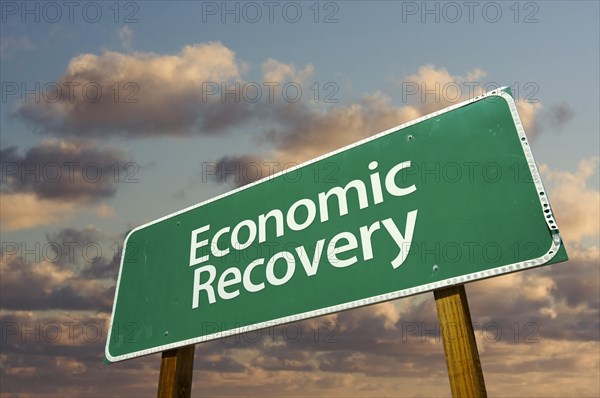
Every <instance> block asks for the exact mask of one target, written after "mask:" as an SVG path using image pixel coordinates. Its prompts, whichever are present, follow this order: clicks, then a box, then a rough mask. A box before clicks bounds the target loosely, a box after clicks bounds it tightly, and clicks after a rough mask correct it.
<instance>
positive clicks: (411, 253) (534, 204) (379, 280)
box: [105, 90, 567, 362]
mask: <svg viewBox="0 0 600 398" xmlns="http://www.w3.org/2000/svg"><path fill="white" fill-rule="evenodd" d="M566 259H567V255H566V252H565V250H564V248H563V246H562V244H561V238H560V235H559V232H558V227H557V225H556V221H555V219H554V216H553V213H552V209H551V207H550V203H549V201H548V197H547V194H546V191H545V189H544V187H543V185H542V182H541V180H540V178H539V174H538V170H537V168H536V165H535V162H534V159H533V156H532V153H531V149H530V147H529V144H528V141H527V138H526V137H525V133H524V130H523V126H522V124H521V121H520V119H519V116H518V113H517V109H516V105H515V102H514V100H513V98H512V97H511V95H510V93H509V92H508V90H506V91H503V90H497V91H494V92H491V93H488V94H486V95H483V96H481V97H477V98H475V99H472V100H469V101H466V102H463V103H460V104H457V105H455V106H452V107H450V108H447V109H444V110H442V111H439V112H436V113H433V114H431V115H428V116H425V117H422V118H420V119H418V120H415V121H413V122H410V123H406V124H403V125H401V126H398V127H395V128H393V129H390V130H388V131H384V132H382V133H380V134H378V135H375V136H373V137H370V138H368V139H365V140H363V141H360V142H357V143H355V144H353V145H350V146H348V147H345V148H342V149H340V150H337V151H335V152H332V153H329V154H327V155H325V156H322V157H319V158H317V159H314V160H311V161H309V162H307V163H304V164H302V165H300V166H298V167H295V168H293V169H289V170H287V171H286V172H283V173H279V174H276V175H274V176H271V177H269V178H266V179H263V180H261V181H258V182H256V183H253V184H250V185H247V186H245V187H243V188H240V189H237V190H234V191H232V192H229V193H227V194H225V195H222V196H219V197H217V198H214V199H211V200H208V201H206V202H203V203H200V204H198V205H195V206H192V207H190V208H187V209H184V210H182V211H180V212H177V213H174V214H171V215H168V216H166V217H163V218H160V219H158V220H156V221H153V222H150V223H148V224H145V225H142V226H141V227H138V228H136V229H134V230H133V231H131V232H130V233H129V234H128V236H127V238H126V239H125V244H124V250H123V257H122V260H121V269H120V272H119V279H118V282H117V288H116V293H115V301H114V306H113V313H112V318H111V324H110V330H109V334H108V339H107V344H106V351H105V355H106V358H107V360H108V361H110V362H115V361H120V360H124V359H129V358H133V357H137V356H141V355H146V354H150V353H155V352H160V351H164V350H168V349H172V348H176V347H180V346H184V345H188V344H193V343H198V342H202V341H207V340H211V339H215V338H220V337H225V336H228V335H232V334H236V333H242V332H246V331H251V330H256V329H259V328H264V327H267V326H273V325H277V324H282V323H286V322H291V321H296V320H300V319H305V318H309V317H314V316H319V315H324V314H328V313H332V312H337V311H341V310H345V309H349V308H354V307H358V306H362V305H367V304H373V303H378V302H382V301H386V300H393V299H396V298H400V297H405V296H409V295H413V294H417V293H422V292H425V291H431V290H435V289H439V288H442V287H446V286H449V285H455V284H462V283H466V282H470V281H474V280H479V279H483V278H488V277H492V276H497V275H501V274H506V273H509V272H514V271H519V270H523V269H527V268H531V267H536V266H540V265H544V264H549V263H555V262H559V261H565V260H566Z"/></svg>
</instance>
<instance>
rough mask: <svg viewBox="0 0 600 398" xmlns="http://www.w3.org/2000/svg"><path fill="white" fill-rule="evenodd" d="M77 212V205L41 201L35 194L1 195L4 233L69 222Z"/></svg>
mask: <svg viewBox="0 0 600 398" xmlns="http://www.w3.org/2000/svg"><path fill="white" fill-rule="evenodd" d="M76 211H77V208H76V204H75V203H67V202H63V201H60V200H52V199H40V198H38V197H37V196H36V195H35V194H31V193H17V194H3V193H0V213H2V219H1V220H0V228H1V229H2V230H4V231H14V230H19V229H26V228H33V227H38V226H42V225H49V224H52V223H54V222H56V221H58V220H62V221H65V220H68V219H70V218H71V217H72V216H73V214H75V212H76Z"/></svg>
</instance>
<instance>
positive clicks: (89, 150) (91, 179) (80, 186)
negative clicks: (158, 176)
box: [0, 140, 129, 201]
mask: <svg viewBox="0 0 600 398" xmlns="http://www.w3.org/2000/svg"><path fill="white" fill-rule="evenodd" d="M0 157H1V159H2V160H1V161H2V184H1V188H2V192H4V193H7V194H14V193H33V194H35V195H36V196H37V197H38V198H42V199H61V200H66V201H95V200H99V199H102V198H109V197H112V196H114V195H115V192H116V190H117V186H118V183H119V182H120V181H119V180H117V179H116V178H117V177H118V176H119V174H118V173H119V172H120V171H121V170H122V169H123V168H125V167H127V164H128V163H129V162H128V161H127V159H126V157H125V154H124V153H123V151H121V150H118V149H115V148H109V147H104V148H103V147H98V146H96V145H92V144H88V143H82V142H76V141H55V140H52V141H45V142H43V143H41V144H39V145H37V146H34V147H32V148H30V149H28V150H27V151H26V152H25V154H23V155H20V154H19V153H18V148H17V147H7V148H4V149H2V150H1V151H0ZM115 176H116V177H115Z"/></svg>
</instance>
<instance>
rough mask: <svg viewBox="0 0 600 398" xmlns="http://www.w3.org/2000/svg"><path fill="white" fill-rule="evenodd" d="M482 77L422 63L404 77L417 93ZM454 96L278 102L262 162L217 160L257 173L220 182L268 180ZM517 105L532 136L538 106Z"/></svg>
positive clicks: (379, 95)
mask: <svg viewBox="0 0 600 398" xmlns="http://www.w3.org/2000/svg"><path fill="white" fill-rule="evenodd" d="M290 73H291V72H290ZM484 75H485V72H483V71H482V70H480V69H474V70H472V71H470V72H468V73H467V74H466V75H465V76H457V75H451V74H450V73H449V72H448V71H447V70H446V69H444V68H436V67H434V66H433V65H426V66H423V67H421V68H419V71H418V73H417V74H413V75H409V76H407V77H406V79H405V82H410V83H411V84H415V85H416V86H417V87H418V88H419V90H420V89H421V87H424V88H425V89H428V87H438V86H439V87H444V85H448V84H450V83H456V82H459V83H463V82H473V81H475V80H477V79H479V78H481V77H483V76H484ZM458 94H459V95H460V98H459V99H456V98H454V97H452V98H451V97H450V96H448V95H439V96H438V98H436V99H435V100H432V99H431V98H429V97H424V98H423V99H422V100H421V98H420V96H419V97H418V98H417V97H415V98H412V97H410V99H411V101H409V102H408V104H406V105H402V106H397V105H395V104H393V102H392V98H391V97H390V96H389V95H387V94H384V93H382V92H380V91H377V92H375V93H370V94H365V95H364V96H363V97H362V98H360V99H359V100H356V101H353V102H349V103H346V104H343V105H339V106H334V107H330V108H326V109H323V108H319V107H317V106H314V105H313V106H311V105H308V104H305V103H281V104H276V106H274V107H273V108H272V110H271V112H270V117H271V120H272V122H273V123H272V127H270V128H269V129H268V130H266V131H265V132H264V133H263V135H262V140H263V141H264V142H268V143H270V144H271V145H272V146H273V148H272V151H271V153H270V154H268V155H267V156H266V160H264V161H260V160H259V159H257V158H256V157H255V156H253V155H250V154H241V155H236V156H228V157H226V158H222V159H218V160H217V162H216V163H217V164H219V165H222V166H223V167H225V166H228V167H230V169H233V168H234V167H238V168H239V169H240V170H242V171H243V170H250V168H252V171H255V170H254V169H256V170H258V171H257V172H254V173H251V174H250V173H249V174H248V175H244V176H242V177H243V178H242V177H240V178H229V179H224V178H221V179H220V180H219V181H220V182H225V181H231V182H234V183H235V185H236V186H242V185H245V184H247V183H249V182H253V181H255V180H257V179H259V178H256V177H255V176H260V177H266V176H268V175H269V174H272V173H273V172H276V171H281V170H284V169H286V168H287V167H286V165H296V164H299V163H302V162H304V161H306V160H309V159H312V158H315V157H317V156H320V155H323V154H325V153H328V152H330V151H332V150H335V149H338V148H341V147H343V146H345V145H349V144H352V143H354V142H356V141H359V140H361V139H364V138H366V137H369V136H371V135H373V134H376V133H379V132H381V131H384V130H387V129H389V128H392V127H394V126H397V125H399V124H402V123H405V122H409V121H411V120H414V119H417V118H419V117H421V116H423V115H425V114H428V113H430V112H433V111H436V110H439V109H441V108H444V107H446V106H450V105H453V104H455V103H457V102H459V101H461V100H466V99H468V98H469V95H468V94H469V93H468V92H467V91H460V92H458ZM476 94H478V93H476ZM517 107H518V109H519V112H520V116H521V120H522V122H523V124H524V127H525V128H526V130H527V131H528V133H529V136H531V135H532V134H533V133H534V132H535V119H536V117H537V114H538V112H539V110H540V109H541V105H540V104H539V103H529V102H523V101H519V102H517ZM267 161H268V162H267ZM267 163H269V165H268V164H267ZM270 164H275V165H276V167H271V166H270ZM261 165H262V166H261ZM288 167H289V166H288Z"/></svg>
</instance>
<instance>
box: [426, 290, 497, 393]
mask: <svg viewBox="0 0 600 398" xmlns="http://www.w3.org/2000/svg"><path fill="white" fill-rule="evenodd" d="M433 295H434V297H435V304H436V307H437V312H438V319H439V321H440V328H441V330H442V339H443V340H444V352H445V353H446V365H447V366H448V377H449V378H450V389H451V390H452V396H453V397H487V392H486V390H485V382H484V380H483V371H482V370H481V362H480V361H479V352H478V351H477V343H476V342H475V334H474V332H473V323H472V322H471V314H470V313H469V303H468V302H467V293H466V292H465V287H464V286H463V285H458V286H451V287H447V288H444V289H440V290H436V291H434V292H433Z"/></svg>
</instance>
